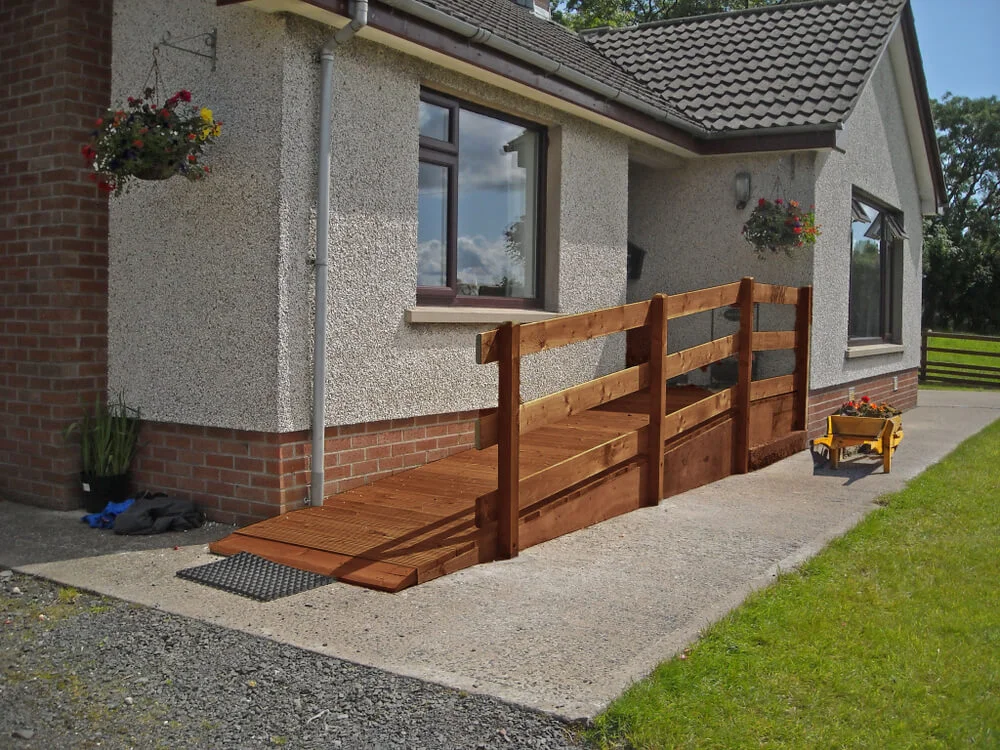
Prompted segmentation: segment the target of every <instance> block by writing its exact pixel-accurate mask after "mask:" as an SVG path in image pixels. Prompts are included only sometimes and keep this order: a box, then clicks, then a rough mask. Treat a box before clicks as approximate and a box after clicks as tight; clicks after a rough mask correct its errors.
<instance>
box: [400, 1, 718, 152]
mask: <svg viewBox="0 0 1000 750" xmlns="http://www.w3.org/2000/svg"><path fill="white" fill-rule="evenodd" d="M382 2H383V3H385V4H386V5H389V6H391V7H393V8H396V9H397V10H401V11H403V12H404V13H409V14H410V15H411V16H415V17H417V18H419V19H421V20H424V21H427V22H428V23H432V24H434V25H435V26H440V27H441V28H444V29H447V30H448V31H453V32H455V33H456V34H460V35H461V36H464V37H466V38H467V39H468V40H469V41H470V42H472V43H474V44H482V45H484V46H486V47H490V48H492V49H495V50H496V51H497V52H501V53H503V54H505V55H508V56H509V57H513V58H515V59H517V60H520V61H522V62H525V63H528V64H529V65H533V66H535V67H536V68H540V69H542V70H544V71H545V72H546V73H547V74H549V75H555V76H558V77H559V78H562V79H563V80H566V81H569V82H570V83H575V84H576V85H578V86H580V87H582V88H585V89H588V90H589V91H593V92H594V93H595V94H597V95H599V96H602V97H604V98H605V99H607V100H608V101H617V102H621V103H622V104H624V105H625V106H626V107H629V108H630V109H634V110H637V111H639V112H642V113H643V114H646V115H649V116H650V117H652V118H653V119H655V120H659V121H660V122H665V123H667V124H668V125H672V126H673V127H675V128H679V129H681V130H683V131H685V132H688V133H690V132H692V131H695V132H696V133H697V134H698V135H701V136H708V135H709V131H708V130H706V129H705V128H703V127H702V126H701V125H698V124H697V123H695V122H692V121H690V120H684V119H682V118H680V117H675V116H674V115H672V114H670V113H669V112H666V111H664V110H662V109H660V108H659V107H654V106H653V105H652V104H647V103H646V102H644V101H642V100H641V99H637V98H636V97H634V96H632V95H631V94H627V93H625V92H624V91H622V90H621V89H616V88H615V87H614V86H609V85H608V84H606V83H604V82H602V81H598V80H597V79H596V78H591V77H590V76H588V75H586V74H584V73H581V72H579V71H578V70H574V69H573V68H568V67H566V66H565V65H563V64H562V63H557V62H554V61H553V60H550V59H549V58H547V57H545V56H544V55H540V54H538V53H537V52H532V51H531V50H529V49H525V48H524V47H521V46H520V45H518V44H515V43H514V42H510V41H508V40H506V39H504V38H502V37H499V36H497V35H496V34H494V33H493V32H492V31H489V30H488V29H484V28H481V27H478V26H475V25H474V24H471V23H467V22H465V21H462V20H460V19H458V18H455V17H454V16H449V15H448V14H447V13H443V12H442V11H440V10H437V9H436V8H431V7H430V6H428V5H424V4H423V3H420V2H417V0H382Z"/></svg>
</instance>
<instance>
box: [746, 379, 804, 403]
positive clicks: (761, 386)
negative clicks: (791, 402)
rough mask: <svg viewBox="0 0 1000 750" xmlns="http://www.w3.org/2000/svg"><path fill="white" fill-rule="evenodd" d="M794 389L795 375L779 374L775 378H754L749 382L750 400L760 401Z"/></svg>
mask: <svg viewBox="0 0 1000 750" xmlns="http://www.w3.org/2000/svg"><path fill="white" fill-rule="evenodd" d="M794 391H795V375H779V376H778V377H776V378H767V379H765V380H755V381H753V382H752V383H750V400H751V401H761V400H763V399H765V398H771V397H773V396H784V395H785V394H786V393H793V392H794Z"/></svg>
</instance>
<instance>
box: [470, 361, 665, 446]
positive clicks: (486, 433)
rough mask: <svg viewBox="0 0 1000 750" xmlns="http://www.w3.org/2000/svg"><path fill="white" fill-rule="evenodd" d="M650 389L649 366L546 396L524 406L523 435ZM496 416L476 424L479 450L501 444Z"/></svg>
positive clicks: (631, 368) (490, 415)
mask: <svg viewBox="0 0 1000 750" xmlns="http://www.w3.org/2000/svg"><path fill="white" fill-rule="evenodd" d="M648 386H649V364H643V365H637V366H635V367H629V368H628V369H625V370H619V371H618V372H612V373H610V374H609V375H604V376H603V377H600V378H597V379H595V380H589V381H587V382H586V383H581V384H580V385H575V386H573V387H572V388H566V389H565V390H562V391H558V392H557V393H552V394H550V395H548V396H542V397H541V398H537V399H535V400H533V401H528V402H527V403H526V404H522V406H521V434H522V435H524V434H526V433H528V432H532V431H534V430H537V429H538V428H539V427H544V426H545V425H547V424H552V423H553V422H559V421H560V420H563V419H566V418H567V417H572V416H573V415H574V414H579V413H580V412H584V411H587V410H588V409H593V408H594V407H596V406H601V405H602V404H607V403H609V402H611V401H614V400H615V399H616V398H621V397H622V396H628V395H629V394H632V393H635V392H636V391H641V390H642V389H643V388H646V387H648ZM497 424H498V423H497V415H496V412H494V413H492V414H486V415H484V416H482V417H480V418H479V419H478V420H477V421H476V448H477V449H479V450H483V449H484V448H489V447H490V446H492V445H496V444H497Z"/></svg>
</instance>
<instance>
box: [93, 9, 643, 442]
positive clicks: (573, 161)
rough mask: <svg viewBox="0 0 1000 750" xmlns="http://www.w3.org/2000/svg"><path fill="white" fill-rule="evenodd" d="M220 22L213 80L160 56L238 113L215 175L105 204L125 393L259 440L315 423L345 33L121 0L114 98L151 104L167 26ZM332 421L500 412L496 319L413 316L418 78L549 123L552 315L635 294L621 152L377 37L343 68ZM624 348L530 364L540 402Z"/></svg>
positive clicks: (178, 82)
mask: <svg viewBox="0 0 1000 750" xmlns="http://www.w3.org/2000/svg"><path fill="white" fill-rule="evenodd" d="M213 27H215V28H218V67H217V71H216V72H214V73H213V72H211V70H210V65H209V63H208V62H207V61H205V60H203V59H201V58H197V57H194V56H190V55H185V54H184V53H181V52H177V51H174V50H166V49H164V50H162V51H161V52H160V66H161V68H162V70H163V73H164V78H165V79H166V81H167V84H168V87H169V89H170V90H169V91H168V92H167V93H166V95H169V94H170V93H172V92H173V90H175V89H177V88H182V87H183V88H188V89H190V90H191V91H192V93H193V94H194V98H195V101H196V102H197V103H199V104H201V103H204V104H206V105H207V106H211V107H213V109H214V110H215V114H216V116H217V117H218V118H219V119H221V120H223V121H224V122H225V125H224V129H223V135H222V137H221V138H220V139H219V140H218V142H217V143H216V145H215V146H213V147H212V150H211V154H210V157H209V158H210V163H211V165H212V169H213V174H212V176H211V177H210V178H209V179H207V180H205V181H204V182H202V183H197V184H194V183H186V182H183V181H181V180H179V179H177V178H174V179H172V180H168V181H166V182H163V183H141V184H139V185H137V186H136V188H135V189H134V190H133V191H132V192H131V193H130V194H129V195H127V196H125V197H124V198H122V199H118V200H113V201H112V206H111V249H110V253H111V262H110V274H109V276H110V280H109V373H110V383H111V388H112V389H115V390H118V389H121V390H123V391H124V393H125V396H126V399H127V400H128V401H129V402H130V403H133V404H136V405H138V406H140V407H141V408H142V411H143V416H144V417H145V418H147V419H152V420H157V421H165V422H181V423H187V424H198V425H208V426H217V427H228V428H237V429H247V430H259V431H276V432H278V431H290V430H300V429H305V428H307V427H308V426H309V403H310V396H311V381H310V379H311V372H312V363H311V361H310V357H311V347H312V334H313V320H312V311H313V309H314V305H313V302H314V300H313V272H312V265H311V256H312V254H313V252H314V242H315V233H316V227H315V194H316V137H317V132H318V125H317V122H316V118H317V112H318V96H319V66H318V64H317V63H316V62H315V55H316V52H317V50H318V49H319V47H320V46H321V45H322V44H323V42H325V41H326V39H327V38H328V36H329V34H330V33H331V32H332V29H331V28H329V27H325V26H322V25H320V24H317V23H313V22H311V21H307V20H304V19H300V18H297V17H294V16H288V15H282V16H272V15H268V14H264V13H260V12H257V11H254V10H251V9H248V8H243V7H239V6H229V7H222V8H217V7H215V6H214V4H208V3H199V4H194V5H191V6H190V7H183V8H182V7H179V6H178V5H176V4H168V5H164V4H161V3H157V2H154V0H122V1H120V2H117V3H116V16H115V25H114V44H115V51H114V71H113V99H114V100H115V101H120V100H124V98H125V97H126V96H128V95H135V92H137V91H139V90H140V88H141V87H142V84H143V76H144V75H145V71H146V70H147V69H148V66H149V62H150V50H151V49H152V46H153V45H154V44H155V43H156V41H158V40H159V39H160V38H162V36H163V34H164V33H165V32H168V31H169V32H170V33H171V34H172V36H173V37H175V38H179V37H182V36H188V35H190V34H193V33H196V32H198V31H201V30H208V29H211V28H213ZM334 70H335V72H334V91H335V96H334V121H333V127H332V130H333V133H334V143H333V159H332V175H333V185H332V200H331V204H332V206H331V208H332V218H331V230H332V231H331V243H330V247H331V265H330V287H329V302H330V311H329V323H330V331H329V338H328V345H329V355H328V356H329V359H328V365H329V367H328V370H329V378H328V395H327V413H328V424H331V425H333V424H353V423H359V422H368V421H374V420H384V419H390V418H397V417H409V416H416V415H422V414H432V413H438V412H452V411H458V410H467V409H475V408H481V407H488V406H492V405H495V401H496V366H495V365H492V366H485V365H477V364H475V360H474V344H475V334H476V332H477V331H479V330H483V329H487V328H490V327H492V326H489V325H486V326H484V325H479V326H475V325H455V324H451V325H440V324H410V323H407V322H406V320H405V311H406V309H407V308H409V307H412V306H414V305H415V301H416V251H417V241H416V222H417V158H418V134H417V124H418V117H417V110H418V102H419V91H420V86H421V85H426V86H429V87H432V88H436V89H438V90H441V91H445V92H451V93H454V94H455V95H458V96H461V97H465V98H468V99H472V100H475V101H477V102H480V103H482V104H484V105H487V106H490V107H494V108H496V109H499V110H503V111H507V112H511V113H514V114H517V115H519V116H521V117H524V118H527V119H531V120H534V121H537V122H541V123H543V124H545V125H547V126H548V127H549V135H550V147H549V153H548V162H549V181H548V184H547V190H548V192H549V205H550V206H553V205H554V206H558V207H559V208H558V210H557V211H555V212H553V211H551V210H550V211H549V213H548V215H547V217H546V218H547V238H546V252H547V254H548V268H547V271H548V273H547V278H546V307H547V308H548V309H550V310H553V311H558V312H577V311H582V310H588V309H593V308H598V307H606V306H609V305H616V304H621V303H622V302H624V301H625V244H626V233H627V221H628V217H627V198H626V196H627V193H628V146H627V142H626V140H625V139H624V138H623V137H622V136H620V135H618V134H615V133H613V132H611V131H606V130H603V129H601V128H599V127H596V126H594V125H592V124H589V123H586V122H584V121H582V120H577V119H575V118H572V117H571V116H568V115H565V114H563V113H560V112H557V111H555V110H552V109H550V108H548V107H545V106H543V105H540V104H538V103H535V102H532V101H529V100H526V99H523V98H521V97H518V96H515V95H513V94H509V93H507V92H504V91H502V90H499V89H495V88H492V87H488V86H486V85H485V84H482V83H480V82H478V81H475V80H472V79H469V78H466V77H463V76H461V75H458V74H455V73H453V72H450V71H447V70H445V69H442V68H438V67H435V66H432V65H429V64H426V63H423V62H421V61H418V60H415V59H412V58H408V57H406V56H404V55H402V54H401V53H398V52H395V51H393V50H389V49H387V48H384V47H381V46H379V45H376V44H373V43H371V42H367V41H365V40H363V39H354V40H352V41H351V42H349V43H348V44H346V45H344V46H343V47H341V48H340V49H338V50H337V59H336V62H335V65H334ZM623 358H624V346H623V341H622V340H621V337H619V338H618V339H616V340H599V341H594V342H589V343H587V344H582V345H577V346H574V347H569V348H567V349H564V350H561V351H558V352H552V353H546V354H543V355H537V356H534V357H532V358H530V359H527V360H526V361H525V363H524V365H523V368H522V379H523V381H524V385H523V396H524V398H525V399H528V398H533V397H535V396H537V395H541V394H542V393H546V392H549V391H554V390H558V389H559V388H563V387H565V386H567V385H570V384H573V383H576V382H581V381H583V380H586V379H589V378H592V377H594V376H595V375H597V374H603V373H605V372H608V371H610V370H613V369H616V368H618V367H620V366H621V364H622V361H623Z"/></svg>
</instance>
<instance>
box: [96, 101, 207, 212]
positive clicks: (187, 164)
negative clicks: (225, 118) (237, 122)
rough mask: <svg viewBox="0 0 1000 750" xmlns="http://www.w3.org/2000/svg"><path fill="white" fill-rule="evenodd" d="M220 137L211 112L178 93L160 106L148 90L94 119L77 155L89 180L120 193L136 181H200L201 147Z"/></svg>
mask: <svg viewBox="0 0 1000 750" xmlns="http://www.w3.org/2000/svg"><path fill="white" fill-rule="evenodd" d="M221 133H222V122H221V121H220V120H216V119H215V116H214V115H213V113H212V110H210V109H208V108H207V107H197V106H195V105H194V104H192V103H191V92H190V91H187V90H185V89H181V90H180V91H178V92H177V93H175V94H174V95H173V96H171V97H170V98H169V99H167V100H166V101H165V102H164V103H163V104H159V102H158V101H157V99H156V92H155V90H154V89H152V88H147V89H146V90H145V91H143V94H142V96H140V97H138V98H136V97H131V96H130V97H128V99H127V104H126V106H125V107H121V108H117V109H109V110H108V111H107V112H105V114H104V116H103V117H101V118H100V119H98V120H97V122H96V123H95V129H94V131H93V132H92V133H91V134H90V141H89V142H88V143H86V144H84V146H83V148H81V149H80V152H81V153H82V154H83V158H84V159H86V161H87V163H88V164H89V165H90V166H91V168H92V169H93V170H94V171H93V174H91V175H90V179H91V180H93V181H94V182H96V183H97V186H98V187H99V188H100V189H101V190H102V191H104V192H106V193H111V194H112V195H121V194H122V193H123V192H124V191H126V190H128V188H129V186H130V183H131V181H132V180H134V179H139V180H165V179H168V178H170V177H173V176H175V175H179V176H181V177H186V178H187V179H189V180H201V179H203V178H204V177H205V176H206V175H208V174H209V171H210V170H209V168H208V167H207V166H205V165H203V164H202V163H201V157H202V155H203V154H204V152H205V147H206V146H209V145H210V144H212V143H213V142H214V141H215V139H216V138H218V137H219V135H220V134H221Z"/></svg>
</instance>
